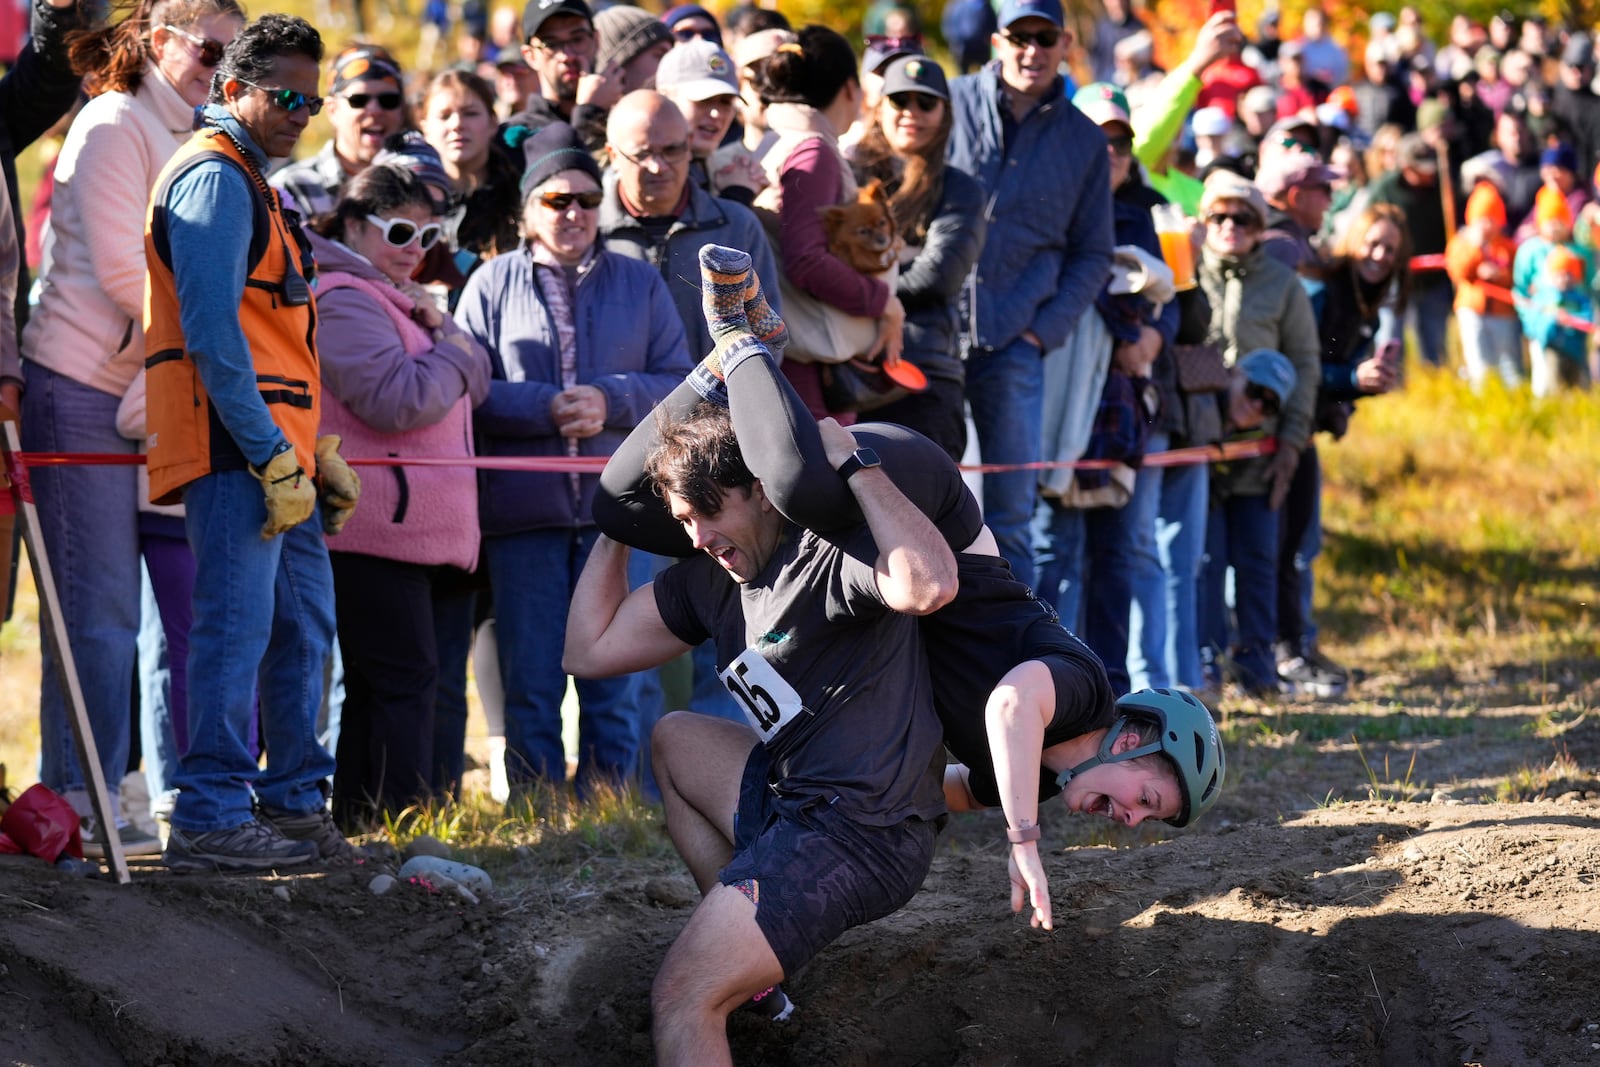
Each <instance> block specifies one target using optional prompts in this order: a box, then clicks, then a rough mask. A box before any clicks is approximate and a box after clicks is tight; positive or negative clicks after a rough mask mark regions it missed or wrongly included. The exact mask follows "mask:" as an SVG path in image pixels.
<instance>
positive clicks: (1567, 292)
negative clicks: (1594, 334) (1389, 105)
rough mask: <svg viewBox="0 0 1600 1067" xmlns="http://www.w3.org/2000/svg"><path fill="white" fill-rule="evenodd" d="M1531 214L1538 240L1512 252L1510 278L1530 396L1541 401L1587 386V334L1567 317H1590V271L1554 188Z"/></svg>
mask: <svg viewBox="0 0 1600 1067" xmlns="http://www.w3.org/2000/svg"><path fill="white" fill-rule="evenodd" d="M1533 214H1534V226H1535V227H1536V229H1537V231H1538V232H1537V235H1536V236H1533V237H1530V238H1528V239H1527V240H1526V241H1524V242H1522V244H1521V246H1520V247H1518V248H1517V255H1516V259H1515V260H1514V261H1513V263H1512V270H1511V273H1512V278H1513V282H1514V289H1513V291H1514V292H1515V293H1516V295H1517V315H1518V317H1519V318H1520V319H1521V320H1522V333H1523V336H1525V337H1526V338H1527V339H1528V360H1529V365H1530V366H1531V367H1532V370H1533V374H1532V380H1533V395H1534V396H1536V397H1544V396H1549V395H1551V394H1552V393H1554V392H1555V389H1556V386H1557V385H1558V384H1559V383H1561V382H1566V383H1568V384H1587V381H1588V377H1589V374H1588V367H1587V363H1586V357H1585V347H1586V344H1587V340H1588V334H1587V333H1586V332H1585V331H1583V330H1580V329H1578V328H1576V327H1575V326H1574V325H1572V317H1574V316H1575V317H1577V318H1581V319H1587V318H1589V317H1590V307H1591V302H1590V298H1589V292H1588V285H1587V281H1588V279H1589V278H1590V276H1591V275H1592V273H1593V271H1592V270H1591V268H1590V264H1589V261H1588V258H1587V257H1586V256H1585V255H1584V254H1583V253H1582V252H1581V251H1579V249H1578V247H1577V246H1576V245H1575V244H1573V243H1572V211H1571V209H1570V208H1569V207H1568V206H1567V198H1566V196H1565V195H1563V194H1562V192H1561V190H1560V189H1559V188H1557V187H1556V186H1553V185H1546V186H1544V187H1543V188H1541V189H1540V190H1539V195H1538V197H1537V198H1536V199H1535V200H1534V204H1533ZM1557 252H1561V253H1565V254H1563V255H1559V256H1558V255H1557V254H1556V253H1557Z"/></svg>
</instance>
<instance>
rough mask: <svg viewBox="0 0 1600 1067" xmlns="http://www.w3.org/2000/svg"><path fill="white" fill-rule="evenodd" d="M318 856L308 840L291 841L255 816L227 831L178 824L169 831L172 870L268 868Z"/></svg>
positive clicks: (258, 869)
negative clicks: (185, 827) (197, 830)
mask: <svg viewBox="0 0 1600 1067" xmlns="http://www.w3.org/2000/svg"><path fill="white" fill-rule="evenodd" d="M316 858H317V849H316V846H315V845H313V844H312V843H311V842H309V841H291V840H289V839H288V838H287V837H284V836H283V834H281V833H279V832H278V831H277V830H276V829H275V828H273V827H271V826H268V825H267V824H266V823H262V822H257V821H256V820H254V819H252V820H250V821H249V822H247V823H245V824H244V825H243V826H235V827H232V828H231V829H228V830H209V831H206V832H204V833H193V832H190V831H188V830H180V829H178V828H177V827H176V826H173V827H171V828H169V830H168V833H167V852H166V856H165V860H166V864H167V869H168V870H173V871H267V870H271V869H272V868H274V867H293V866H296V865H298V864H301V863H310V862H311V861H312V860H314V859H316Z"/></svg>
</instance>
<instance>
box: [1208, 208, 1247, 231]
mask: <svg viewBox="0 0 1600 1067" xmlns="http://www.w3.org/2000/svg"><path fill="white" fill-rule="evenodd" d="M1224 222H1231V223H1233V225H1234V228H1235V229H1239V230H1253V229H1255V228H1256V217H1255V216H1254V215H1252V214H1250V213H1248V212H1245V211H1214V212H1212V213H1211V214H1210V215H1207V216H1206V225H1208V226H1221V225H1222V224H1223V223H1224Z"/></svg>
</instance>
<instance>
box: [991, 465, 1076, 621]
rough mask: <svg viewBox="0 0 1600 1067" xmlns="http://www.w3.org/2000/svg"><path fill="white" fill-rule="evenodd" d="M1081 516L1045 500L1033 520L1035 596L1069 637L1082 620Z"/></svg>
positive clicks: (1052, 501) (1041, 499)
mask: <svg viewBox="0 0 1600 1067" xmlns="http://www.w3.org/2000/svg"><path fill="white" fill-rule="evenodd" d="M988 477H989V476H988V475H987V474H986V475H984V478H986V479H987V478H988ZM985 484H987V483H985ZM1083 516H1084V512H1083V509H1082V508H1064V507H1061V506H1060V505H1059V504H1057V503H1056V502H1055V501H1054V500H1052V499H1049V498H1045V497H1041V498H1040V500H1039V504H1038V506H1037V507H1036V508H1035V509H1034V516H1033V559H1034V566H1035V569H1036V571H1037V573H1038V582H1039V586H1038V593H1039V596H1040V597H1042V598H1043V599H1045V600H1047V601H1049V602H1050V604H1051V605H1052V606H1054V607H1055V609H1056V614H1057V615H1060V616H1061V625H1062V626H1065V627H1066V628H1067V629H1068V630H1071V631H1072V632H1073V633H1077V632H1078V631H1079V630H1080V629H1082V620H1083V542H1084V536H1085V534H1084V519H1083Z"/></svg>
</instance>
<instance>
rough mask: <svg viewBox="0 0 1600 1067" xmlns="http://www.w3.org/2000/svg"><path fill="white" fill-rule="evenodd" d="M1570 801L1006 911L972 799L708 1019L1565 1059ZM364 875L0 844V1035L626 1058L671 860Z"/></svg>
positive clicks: (1569, 1056) (1193, 854) (1598, 1040)
mask: <svg viewBox="0 0 1600 1067" xmlns="http://www.w3.org/2000/svg"><path fill="white" fill-rule="evenodd" d="M1597 807H1600V804H1597V803H1596V802H1595V801H1594V800H1573V799H1571V798H1569V799H1567V800H1566V801H1565V802H1554V801H1545V802H1538V803H1529V804H1515V805H1502V804H1462V803H1444V802H1441V803H1433V804H1371V803H1369V804H1356V805H1342V806H1337V807H1332V808H1327V809H1322V810H1315V811H1311V812H1308V813H1305V814H1303V815H1300V816H1298V817H1293V818H1289V819H1287V820H1285V821H1282V822H1279V821H1278V820H1276V819H1267V818H1263V819H1258V820H1255V821H1251V822H1248V823H1244V824H1239V825H1226V824H1224V825H1221V826H1220V827H1218V828H1217V829H1215V830H1213V831H1211V832H1199V833H1194V834H1189V835H1183V836H1175V837H1174V838H1173V839H1171V840H1167V841H1159V842H1156V843H1154V844H1151V845H1148V846H1146V847H1138V848H1128V847H1120V848H1119V847H1113V846H1088V847H1077V848H1070V849H1067V850H1065V851H1060V850H1058V851H1055V852H1053V853H1052V854H1051V855H1050V856H1049V858H1048V860H1047V870H1048V871H1049V874H1050V877H1051V881H1052V890H1053V898H1054V901H1055V912H1056V920H1057V921H1056V926H1057V928H1056V930H1055V931H1054V932H1053V933H1048V934H1047V933H1044V932H1041V931H1037V930H1032V929H1030V928H1028V926H1027V925H1026V923H1025V922H1024V921H1023V920H1020V919H1018V918H1016V917H1013V916H1012V915H1011V914H1010V913H1009V911H1008V909H1007V907H1006V895H1005V894H1006V891H1007V887H1006V881H1005V867H1004V862H1005V861H1004V853H1003V851H1002V848H1001V847H1000V846H999V845H997V844H994V843H993V842H994V841H995V839H996V838H997V837H998V835H997V834H994V833H989V832H987V831H990V830H993V829H994V827H993V826H990V825H988V820H984V819H980V820H967V821H965V823H964V826H965V827H966V830H965V831H964V832H961V833H958V834H957V835H954V836H953V837H952V838H951V839H950V840H949V841H948V842H947V843H946V844H945V846H944V847H943V849H942V850H941V854H940V856H939V858H938V860H937V861H936V862H935V865H934V869H933V873H932V874H931V875H930V877H929V879H928V882H927V884H926V886H925V887H924V888H923V890H922V892H921V893H920V894H919V895H918V896H917V897H916V899H915V900H913V901H912V903H911V905H910V906H909V907H907V908H906V909H904V910H903V911H901V912H900V913H899V914H897V915H895V916H892V917H890V918H889V919H886V920H884V921H881V922H878V923H875V924H873V925H871V926H868V927H865V928H861V929H858V930H853V931H851V932H850V933H848V934H847V935H846V936H845V937H843V938H842V939H841V940H840V941H839V942H838V943H836V944H835V945H833V946H832V947H831V948H829V949H828V950H827V951H825V952H824V953H823V954H822V955H821V956H820V957H819V958H818V959H817V960H816V961H814V962H813V963H812V965H811V966H810V967H809V968H808V969H807V970H806V971H805V972H804V973H802V974H800V975H798V976H797V977H796V978H795V979H793V980H792V981H791V982H789V983H787V985H786V988H788V989H789V990H790V992H791V995H792V996H793V998H794V999H795V1001H796V1002H797V1003H798V1005H799V1010H798V1012H797V1014H796V1017H795V1020H794V1021H793V1022H791V1023H789V1024H784V1025H774V1024H771V1023H767V1022H765V1021H763V1020H758V1019H756V1018H753V1017H745V1016H741V1015H736V1016H735V1017H734V1018H733V1019H732V1020H731V1023H730V1027H729V1029H730V1034H731V1036H732V1039H733V1045H734V1053H735V1057H736V1059H737V1060H738V1061H739V1062H745V1063H762V1064H772V1065H779V1067H782V1065H794V1067H799V1065H807V1067H809V1065H814V1064H821V1063H827V1064H841V1065H850V1064H861V1065H868V1064H870V1065H871V1067H894V1065H900V1064H905V1065H912V1064H916V1065H924V1064H961V1065H967V1067H999V1065H1007V1064H1017V1065H1021V1064H1028V1065H1034V1064H1066V1063H1090V1062H1092V1063H1111V1064H1114V1063H1129V1064H1161V1063H1182V1064H1185V1065H1204V1064H1262V1063H1311V1062H1322V1063H1353V1064H1355V1063H1359V1064H1368V1063H1381V1064H1396V1065H1405V1067H1416V1065H1426V1064H1460V1063H1463V1062H1483V1063H1572V1062H1578V1061H1588V1060H1592V1059H1593V1058H1594V1056H1595V1055H1596V1053H1597V1051H1600V998H1597V997H1596V994H1595V992H1594V974H1593V967H1594V961H1595V960H1596V959H1600V941H1597V933H1600V897H1596V895H1595V894H1594V892H1593V891H1592V886H1593V883H1594V881H1595V879H1596V878H1597V877H1600V835H1597V834H1596V833H1595V831H1594V829H1593V828H1594V825H1595V816H1596V814H1597ZM370 873H371V872H367V871H359V872H351V871H337V872H327V871H322V872H317V873H312V874H306V875H298V876H294V877H289V878H255V877H222V876H217V877H209V876H183V877H179V876H172V875H168V874H166V873H164V872H161V871H150V872H148V873H140V874H137V875H136V878H135V881H134V884H133V885H131V886H128V887H122V888H118V887H115V886H112V885H110V884H106V883H100V882H84V881H79V880H73V879H69V878H65V877H61V876H58V875H56V874H55V873H54V872H50V871H45V870H43V869H41V868H40V867H39V866H38V865H37V864H36V863H32V862H30V861H12V862H7V863H4V864H0V964H3V968H0V994H3V997H0V1004H3V1005H4V1006H5V1010H4V1015H3V1017H0V1047H3V1048H4V1049H5V1053H6V1054H5V1056H4V1057H3V1058H4V1060H6V1061H7V1062H14V1063H21V1064H59V1063H95V1064H110V1063H117V1062H126V1063H133V1064H151V1065H154V1064H190V1063H193V1064H207V1065H212V1064H219V1065H220V1064H241V1065H242V1064H251V1065H254V1064H303V1063H319V1064H367V1063H371V1064H380V1063H381V1064H420V1063H440V1064H463V1065H464V1064H473V1065H479V1064H484V1065H493V1064H501V1063H504V1064H513V1063H514V1064H529V1063H533V1064H580V1063H581V1064H586V1065H607V1064H637V1063H643V1062H648V1061H649V1059H650V1041H649V1007H648V999H649V986H650V978H651V976H652V974H653V973H654V971H655V969H656V967H657V965H658V964H659V962H660V960H661V957H662V954H663V953H664V952H665V950H666V947H667V945H668V944H669V943H670V942H671V940H672V938H673V937H674V936H675V935H676V933H677V932H678V930H679V929H680V928H681V927H682V925H683V922H684V921H685V919H686V918H687V916H688V913H689V910H690V909H691V908H692V906H693V901H694V898H695V894H694V890H693V886H692V884H691V883H690V881H689V879H688V877H687V875H685V874H683V873H681V871H678V870H676V869H674V868H671V867H667V866H661V865H646V868H645V869H640V868H639V867H638V866H636V865H634V866H624V865H622V864H619V863H610V864H607V863H599V864H597V865H594V866H593V867H592V868H591V869H590V870H589V871H588V872H587V873H588V877H587V879H586V880H585V881H584V882H583V883H581V884H579V883H573V884H571V885H570V886H568V887H567V888H566V889H565V890H563V891H559V892H553V891H550V890H549V888H548V885H547V884H544V883H541V884H540V885H538V886H537V887H533V886H532V885H531V883H530V884H528V885H521V886H519V884H518V883H517V881H516V880H515V879H514V878H506V879H503V880H502V885H501V886H500V889H499V892H498V894H497V895H496V897H495V898H494V899H491V900H488V901H485V902H484V903H483V904H480V905H478V906H472V905H469V904H466V903H463V902H462V901H461V900H460V899H459V898H457V897H454V896H452V895H448V894H429V893H427V892H425V891H423V890H421V889H417V888H415V887H406V886H402V887H399V888H398V889H397V890H396V891H394V892H392V893H390V894H388V895H386V896H383V897H375V896H373V895H371V894H370V893H368V892H367V891H366V888H365V886H366V882H367V881H368V879H369V878H370Z"/></svg>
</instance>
